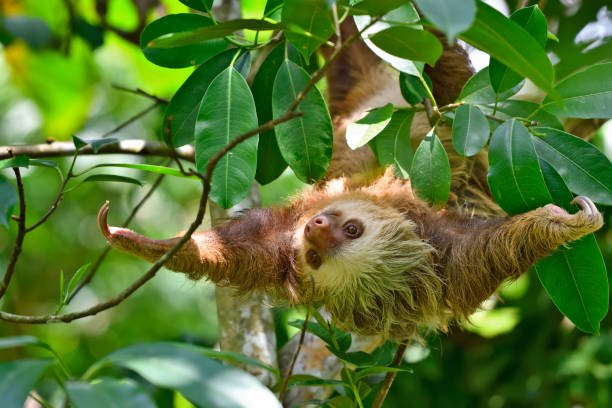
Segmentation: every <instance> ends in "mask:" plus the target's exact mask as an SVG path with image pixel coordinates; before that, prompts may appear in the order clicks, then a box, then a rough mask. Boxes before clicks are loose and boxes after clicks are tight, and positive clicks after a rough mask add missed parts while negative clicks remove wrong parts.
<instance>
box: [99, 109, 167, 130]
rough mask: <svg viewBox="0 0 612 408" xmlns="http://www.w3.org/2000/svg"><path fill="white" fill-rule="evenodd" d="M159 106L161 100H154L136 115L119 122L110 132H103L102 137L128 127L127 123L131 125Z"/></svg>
mask: <svg viewBox="0 0 612 408" xmlns="http://www.w3.org/2000/svg"><path fill="white" fill-rule="evenodd" d="M158 106H159V102H154V103H153V104H152V105H151V106H149V107H147V108H145V109H143V110H141V111H140V112H138V113H136V114H135V115H134V116H131V117H130V118H128V119H127V120H125V121H124V122H122V123H121V124H119V125H118V126H117V127H115V128H114V129H112V130H109V131H108V132H106V133H105V134H103V135H102V136H101V137H102V138H105V137H109V136H110V135H112V134H114V133H117V132H118V131H120V130H121V129H123V128H124V127H126V126H127V125H129V124H131V123H133V122H135V121H137V120H138V119H140V118H142V117H143V116H144V115H146V114H147V113H149V112H151V111H152V110H153V109H155V108H157V107H158Z"/></svg>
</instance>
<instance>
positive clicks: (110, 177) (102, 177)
mask: <svg viewBox="0 0 612 408" xmlns="http://www.w3.org/2000/svg"><path fill="white" fill-rule="evenodd" d="M100 181H113V182H117V183H130V184H136V185H139V186H141V187H142V181H140V180H137V179H135V178H133V177H126V176H118V175H116V174H94V175H91V176H87V177H86V178H85V180H83V183H92V182H100Z"/></svg>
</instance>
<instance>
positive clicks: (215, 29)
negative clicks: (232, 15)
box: [148, 19, 283, 48]
mask: <svg viewBox="0 0 612 408" xmlns="http://www.w3.org/2000/svg"><path fill="white" fill-rule="evenodd" d="M282 28H283V25H282V24H278V23H271V22H269V21H266V20H261V19H237V20H230V21H225V22H223V23H219V24H213V25H209V26H206V27H202V28H196V29H194V30H191V31H181V32H172V33H169V34H166V35H164V36H162V37H158V38H156V39H154V40H152V41H151V42H149V44H148V46H149V47H151V48H176V47H183V46H186V45H193V44H198V43H203V42H204V41H209V40H213V39H216V38H222V37H226V36H229V35H232V34H233V33H234V32H235V31H239V30H253V31H272V30H281V29H282Z"/></svg>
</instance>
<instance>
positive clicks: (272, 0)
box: [264, 0, 284, 17]
mask: <svg viewBox="0 0 612 408" xmlns="http://www.w3.org/2000/svg"><path fill="white" fill-rule="evenodd" d="M283 3H284V0H267V1H266V8H265V9H264V17H269V16H271V15H272V14H274V13H276V12H277V11H278V10H279V9H280V8H281V7H282V5H283Z"/></svg>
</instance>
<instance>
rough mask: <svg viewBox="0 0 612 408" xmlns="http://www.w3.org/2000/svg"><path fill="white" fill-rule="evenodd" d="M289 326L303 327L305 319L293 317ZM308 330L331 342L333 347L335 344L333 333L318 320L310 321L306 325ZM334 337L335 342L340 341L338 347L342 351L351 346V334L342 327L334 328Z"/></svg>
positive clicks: (328, 342) (326, 341)
mask: <svg viewBox="0 0 612 408" xmlns="http://www.w3.org/2000/svg"><path fill="white" fill-rule="evenodd" d="M288 324H289V326H292V327H295V328H296V329H300V330H301V329H302V326H303V325H304V320H302V319H293V320H290V321H289V323H288ZM306 331H307V332H309V333H312V334H314V335H315V336H317V337H318V338H320V339H321V340H323V341H324V342H325V343H327V344H329V345H330V346H332V347H335V346H334V339H332V337H331V334H330V332H329V330H328V329H327V327H325V326H323V325H322V324H320V323H316V322H310V321H309V322H308V326H306ZM334 337H335V342H336V343H338V347H339V348H340V351H342V352H344V351H346V350H347V349H348V348H349V347H350V346H351V341H352V339H351V334H350V333H348V332H344V331H342V330H340V329H334Z"/></svg>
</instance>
